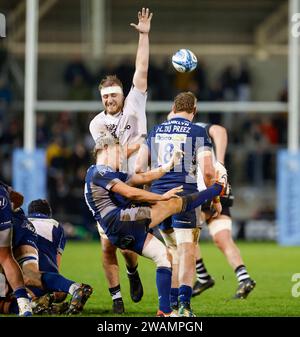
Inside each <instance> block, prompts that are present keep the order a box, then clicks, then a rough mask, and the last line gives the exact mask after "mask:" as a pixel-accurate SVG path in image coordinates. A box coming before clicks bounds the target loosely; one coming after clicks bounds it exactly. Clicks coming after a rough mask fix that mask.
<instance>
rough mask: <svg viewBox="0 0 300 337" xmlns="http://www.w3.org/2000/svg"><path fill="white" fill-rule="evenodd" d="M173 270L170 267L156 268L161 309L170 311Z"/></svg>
mask: <svg viewBox="0 0 300 337" xmlns="http://www.w3.org/2000/svg"><path fill="white" fill-rule="evenodd" d="M171 278H172V271H171V268H168V267H158V268H157V269H156V287H157V291H158V301H159V310H161V311H163V312H165V313H169V312H171V311H172V310H171V307H170V291H171Z"/></svg>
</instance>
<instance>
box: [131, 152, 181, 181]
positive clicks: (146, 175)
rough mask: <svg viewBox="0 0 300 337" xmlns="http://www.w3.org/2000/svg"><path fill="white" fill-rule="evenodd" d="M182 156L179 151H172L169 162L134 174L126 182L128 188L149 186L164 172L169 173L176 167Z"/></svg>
mask: <svg viewBox="0 0 300 337" xmlns="http://www.w3.org/2000/svg"><path fill="white" fill-rule="evenodd" d="M182 156H183V152H182V151H181V150H180V149H174V151H173V154H172V157H171V159H170V161H169V162H168V163H166V164H164V165H162V166H160V167H158V168H156V169H153V170H150V171H147V172H142V173H136V174H134V175H132V176H131V178H130V179H129V180H128V181H127V182H126V183H127V184H128V185H129V186H140V185H145V184H150V183H152V181H154V180H157V179H159V178H161V177H162V176H163V175H164V174H165V173H166V172H169V171H170V170H171V169H172V168H174V166H176V165H178V164H179V163H180V161H181V158H182Z"/></svg>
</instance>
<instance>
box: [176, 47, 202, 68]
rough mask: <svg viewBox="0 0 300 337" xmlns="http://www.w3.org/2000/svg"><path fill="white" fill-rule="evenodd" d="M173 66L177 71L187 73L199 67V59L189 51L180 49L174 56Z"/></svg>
mask: <svg viewBox="0 0 300 337" xmlns="http://www.w3.org/2000/svg"><path fill="white" fill-rule="evenodd" d="M172 64H173V67H174V68H175V69H176V70H177V71H179V72H181V73H187V72H190V71H193V70H194V69H195V68H196V67H197V57H196V55H195V54H194V53H193V52H192V51H190V50H189V49H179V50H178V51H177V52H176V53H175V54H174V55H173V56H172Z"/></svg>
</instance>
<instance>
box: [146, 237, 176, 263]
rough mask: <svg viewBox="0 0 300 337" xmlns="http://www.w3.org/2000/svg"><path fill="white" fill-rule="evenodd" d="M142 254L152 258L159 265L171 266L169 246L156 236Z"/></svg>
mask: <svg viewBox="0 0 300 337" xmlns="http://www.w3.org/2000/svg"><path fill="white" fill-rule="evenodd" d="M142 255H143V256H145V257H147V258H149V259H151V260H152V261H153V262H154V263H155V264H156V266H157V267H167V268H171V262H170V260H169V259H168V253H167V248H166V246H165V245H164V244H163V243H162V242H161V241H159V240H158V239H157V238H156V237H152V239H151V240H150V241H149V242H148V244H147V245H146V246H145V247H144V248H143V251H142Z"/></svg>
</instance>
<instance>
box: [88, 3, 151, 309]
mask: <svg viewBox="0 0 300 337" xmlns="http://www.w3.org/2000/svg"><path fill="white" fill-rule="evenodd" d="M151 19H152V13H150V12H149V9H148V8H147V9H145V8H142V11H141V12H138V21H139V22H138V24H137V25H136V24H134V23H131V26H132V27H134V28H135V29H136V30H137V31H138V32H139V42H138V48H137V54H136V63H135V73H134V76H133V80H132V87H131V90H130V92H129V94H128V96H127V97H126V99H125V97H124V94H123V85H122V82H121V81H120V80H119V79H118V78H117V77H116V76H115V75H109V76H106V77H105V78H104V79H103V80H102V81H101V82H100V85H99V91H100V94H101V99H102V103H103V106H104V111H102V112H100V113H99V114H98V115H97V116H96V117H95V118H94V119H93V120H92V121H91V123H90V127H89V129H90V132H91V135H92V137H93V139H94V141H95V142H96V140H97V138H98V137H99V135H100V132H101V131H103V129H106V128H107V129H108V130H109V131H110V132H111V133H112V134H113V135H114V136H115V137H117V138H118V139H119V142H120V144H121V145H122V146H123V147H126V148H127V154H126V159H128V160H124V161H123V165H122V168H121V169H122V171H126V172H129V173H133V172H134V163H135V157H136V155H137V150H138V149H139V145H140V144H141V143H142V142H143V140H144V138H145V136H146V134H147V125H146V99H147V77H148V65H149V36H148V35H149V32H150V26H151ZM98 231H99V233H100V236H101V243H102V250H103V268H104V271H105V275H106V278H107V280H108V284H109V291H110V294H111V296H112V299H113V311H114V312H115V313H123V312H124V304H123V300H122V296H121V290H120V281H119V266H118V260H117V256H116V249H117V248H116V247H115V246H114V245H113V244H112V243H111V242H110V241H109V240H108V238H107V237H106V235H105V234H104V231H103V230H102V228H101V224H98ZM121 252H122V254H123V256H124V258H125V260H126V265H127V273H128V277H129V281H130V295H131V298H132V300H133V301H134V302H139V301H140V300H141V298H142V296H143V287H142V284H141V281H140V278H139V274H138V271H137V254H135V253H134V252H129V251H121Z"/></svg>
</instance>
